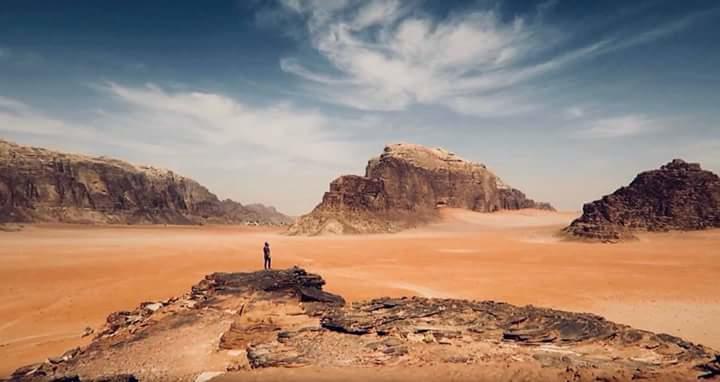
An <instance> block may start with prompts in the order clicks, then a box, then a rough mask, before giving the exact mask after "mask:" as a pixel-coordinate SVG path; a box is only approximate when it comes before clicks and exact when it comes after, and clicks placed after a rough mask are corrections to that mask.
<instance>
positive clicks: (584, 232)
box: [565, 159, 720, 242]
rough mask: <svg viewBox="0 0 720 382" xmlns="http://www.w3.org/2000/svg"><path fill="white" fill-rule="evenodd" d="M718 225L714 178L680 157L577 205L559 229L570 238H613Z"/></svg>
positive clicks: (718, 181)
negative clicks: (580, 208)
mask: <svg viewBox="0 0 720 382" xmlns="http://www.w3.org/2000/svg"><path fill="white" fill-rule="evenodd" d="M712 227H720V177H718V176H717V175H715V174H713V173H712V172H710V171H705V170H703V169H701V168H700V165H699V164H697V163H687V162H685V161H683V160H681V159H675V160H673V161H672V162H670V163H668V164H666V165H664V166H662V167H660V169H659V170H652V171H646V172H643V173H641V174H639V175H638V176H637V177H636V178H635V179H634V180H633V181H632V183H630V185H628V186H626V187H622V188H620V189H618V190H617V191H615V192H614V193H612V194H610V195H607V196H604V197H603V198H602V199H600V200H596V201H594V202H591V203H587V204H585V205H584V206H583V214H582V216H581V217H580V218H578V219H576V220H575V221H573V222H572V223H571V224H570V226H568V227H567V228H566V229H565V231H566V232H567V233H569V234H571V235H573V236H575V237H580V238H586V239H592V240H600V241H608V242H613V241H618V240H622V239H632V238H634V235H633V232H634V231H668V230H699V229H705V228H712Z"/></svg>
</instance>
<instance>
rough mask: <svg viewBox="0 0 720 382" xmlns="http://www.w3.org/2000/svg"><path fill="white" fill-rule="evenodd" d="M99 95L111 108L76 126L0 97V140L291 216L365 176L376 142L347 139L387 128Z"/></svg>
mask: <svg viewBox="0 0 720 382" xmlns="http://www.w3.org/2000/svg"><path fill="white" fill-rule="evenodd" d="M95 88H96V89H97V90H98V91H99V93H100V95H101V96H102V95H105V96H108V97H107V98H108V99H107V100H106V101H108V102H109V104H108V105H107V107H105V108H104V109H103V110H95V111H92V112H91V113H90V115H83V116H81V117H79V118H80V119H78V120H68V119H65V118H58V117H54V116H52V115H48V114H46V113H45V112H43V111H42V110H40V109H38V108H37V107H34V106H33V105H29V104H26V103H23V102H21V101H19V100H17V99H13V98H6V97H0V136H2V137H4V138H5V139H13V140H18V141H19V142H20V143H30V144H33V145H38V146H44V147H51V148H56V149H59V150H64V151H71V152H83V153H90V154H95V155H109V154H113V153H115V155H116V156H118V157H119V159H124V160H127V161H130V162H133V163H138V164H149V165H153V166H158V167H165V168H170V169H172V170H174V171H177V172H179V173H181V174H183V175H186V176H190V177H192V178H194V179H196V180H198V181H200V182H201V183H203V184H205V185H207V186H208V187H209V188H210V189H211V190H212V191H213V192H216V193H218V194H219V195H220V196H221V197H231V198H234V199H236V200H239V201H242V202H264V203H270V204H274V205H276V206H277V207H279V208H280V209H281V210H282V211H285V212H289V213H295V214H299V213H304V212H307V211H308V210H309V209H311V208H312V207H313V206H314V205H315V204H316V203H317V202H318V200H319V199H318V198H319V197H320V195H322V192H323V191H325V190H326V188H327V184H328V182H329V181H331V180H332V179H333V178H334V177H336V176H337V175H338V174H342V173H350V172H354V171H356V170H357V171H359V170H360V169H358V168H356V167H357V166H359V164H358V162H357V158H367V157H369V155H370V153H373V152H375V151H376V150H377V147H378V146H379V143H377V142H374V141H372V139H373V138H367V139H368V140H369V141H371V142H367V141H364V140H360V141H358V140H353V139H352V138H351V137H350V135H349V134H352V133H353V132H354V131H358V130H361V129H364V130H367V129H374V127H375V126H377V125H379V124H380V123H381V121H379V120H377V119H376V118H373V117H372V116H371V115H367V116H364V117H362V118H354V119H350V118H344V117H339V116H334V115H331V114H323V113H321V112H319V111H314V110H308V109H299V108H297V107H295V106H294V105H293V104H291V103H284V102H276V103H272V104H270V105H266V106H255V105H251V104H249V103H247V102H243V101H240V100H238V99H235V98H232V97H229V96H227V95H223V94H218V93H211V92H200V91H189V90H173V91H171V90H168V89H166V88H164V87H160V86H157V85H153V84H148V85H145V86H127V85H123V84H118V83H107V84H101V85H97V86H95ZM366 136H369V137H374V134H366ZM363 160H364V159H363ZM361 163H362V162H360V166H361ZM288 187H291V188H292V192H288Z"/></svg>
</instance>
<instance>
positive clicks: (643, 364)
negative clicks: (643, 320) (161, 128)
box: [11, 268, 720, 381]
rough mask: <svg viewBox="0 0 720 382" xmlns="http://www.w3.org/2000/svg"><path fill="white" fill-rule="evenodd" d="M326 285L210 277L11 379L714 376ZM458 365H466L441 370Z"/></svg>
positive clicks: (620, 342) (541, 316) (653, 348)
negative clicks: (327, 374)
mask: <svg viewBox="0 0 720 382" xmlns="http://www.w3.org/2000/svg"><path fill="white" fill-rule="evenodd" d="M323 285H324V281H323V279H322V278H321V277H320V276H319V275H314V274H310V273H307V272H306V271H304V270H303V269H300V268H290V269H287V270H280V271H260V272H252V273H215V274H212V275H209V276H207V277H206V278H205V279H204V280H202V281H201V282H200V283H199V284H197V285H195V286H194V287H193V288H192V290H191V292H189V293H187V294H185V295H184V296H182V297H178V298H171V299H168V300H163V301H157V302H146V303H143V304H140V306H138V307H137V308H136V309H134V310H133V311H126V312H116V313H113V314H111V315H110V316H109V317H108V319H107V323H106V324H105V326H104V327H103V328H102V329H100V330H98V335H97V337H96V338H95V339H94V340H93V341H92V343H90V344H89V345H88V346H86V347H84V348H79V349H74V350H72V351H69V352H67V353H65V354H63V355H62V356H61V357H52V358H50V359H48V361H47V362H43V363H39V364H36V365H31V366H28V367H23V368H20V369H18V371H16V372H15V373H14V374H13V376H12V378H11V380H14V381H53V380H69V381H80V380H82V381H100V380H123V381H126V380H127V381H129V380H136V379H135V378H137V380H141V381H146V380H147V381H155V380H173V381H193V380H198V379H199V378H201V376H203V375H206V374H205V373H204V372H205V371H207V370H215V371H220V372H227V373H228V374H227V375H225V376H224V377H223V380H238V381H242V380H246V378H255V377H257V376H258V375H261V374H257V370H255V371H254V370H253V369H267V368H295V367H301V366H313V367H315V368H328V370H338V369H342V370H356V371H358V372H360V371H362V370H368V368H375V369H380V370H381V371H380V372H379V374H378V375H383V372H384V371H386V370H387V372H391V371H393V370H398V369H403V370H405V369H407V370H410V369H416V370H417V369H419V370H426V369H428V368H431V367H432V368H438V367H439V368H447V369H443V370H445V372H446V373H447V372H449V371H450V370H454V371H456V372H460V371H462V373H463V378H460V379H462V380H465V379H467V380H518V378H519V376H521V377H522V378H520V380H528V381H535V380H572V381H598V380H612V381H630V380H637V379H642V380H650V381H667V380H672V381H685V380H696V379H697V378H698V377H704V378H713V377H716V376H718V375H719V374H720V357H719V356H718V355H717V354H716V353H715V352H714V351H713V350H711V349H708V348H706V347H704V346H702V345H697V344H693V343H690V342H687V341H685V340H683V339H681V338H678V337H674V336H670V335H667V334H655V333H652V332H648V331H644V330H638V329H634V328H632V327H629V326H626V325H621V324H617V323H614V322H610V321H607V320H605V319H603V318H602V317H599V316H596V315H593V314H587V313H571V312H564V311H559V310H553V309H544V308H538V307H533V306H515V305H511V304H506V303H500V302H494V301H470V300H458V299H435V298H418V297H411V298H405V297H403V298H387V297H383V298H378V299H373V300H368V301H358V302H354V303H353V304H352V305H349V306H348V305H345V304H344V300H343V299H342V298H341V297H340V296H337V295H334V294H331V293H328V292H325V291H323V289H322V288H323ZM458 364H460V365H462V366H463V368H462V369H450V368H451V367H453V365H458ZM499 371H502V372H499ZM78 375H79V376H81V377H82V378H78V377H77V376H78ZM276 375H282V374H276ZM350 375H352V373H350ZM363 375H364V374H360V375H359V376H357V378H356V379H357V380H366V378H363V377H362V376H363ZM446 375H447V374H446ZM107 376H116V377H117V378H118V379H109V378H112V377H107ZM128 376H129V377H128ZM386 377H387V376H386ZM62 378H65V379H62ZM106 378H107V379H106ZM385 379H388V380H389V379H393V380H403V379H402V378H385ZM406 379H409V378H406ZM308 380H315V379H312V378H309V379H308Z"/></svg>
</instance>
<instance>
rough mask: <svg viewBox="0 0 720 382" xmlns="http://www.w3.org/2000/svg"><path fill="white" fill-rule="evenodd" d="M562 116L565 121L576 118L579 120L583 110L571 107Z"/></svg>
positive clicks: (583, 113)
mask: <svg viewBox="0 0 720 382" xmlns="http://www.w3.org/2000/svg"><path fill="white" fill-rule="evenodd" d="M563 114H564V116H565V118H566V119H576V118H581V117H582V116H584V115H585V110H583V109H582V108H581V107H579V106H573V107H569V108H567V109H565V110H564V112H563Z"/></svg>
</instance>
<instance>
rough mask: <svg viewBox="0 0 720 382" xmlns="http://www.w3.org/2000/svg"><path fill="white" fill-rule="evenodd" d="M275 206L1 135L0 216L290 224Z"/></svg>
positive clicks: (161, 172) (31, 219) (36, 219)
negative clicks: (247, 202)
mask: <svg viewBox="0 0 720 382" xmlns="http://www.w3.org/2000/svg"><path fill="white" fill-rule="evenodd" d="M290 221H291V220H290V219H289V218H288V217H287V216H285V215H282V214H280V213H278V212H277V211H275V210H274V209H273V208H271V207H265V206H258V205H250V206H243V205H241V204H240V203H237V202H234V201H231V200H224V201H220V200H219V199H218V197H217V196H215V195H214V194H213V193H211V192H210V191H208V189H207V188H205V187H203V186H202V185H200V184H199V183H198V182H196V181H194V180H192V179H189V178H186V177H183V176H181V175H178V174H175V173H173V172H172V171H168V170H162V169H158V168H154V167H147V166H135V165H132V164H130V163H127V162H123V161H120V160H117V159H111V158H106V157H97V158H95V157H88V156H82V155H74V154H67V153H61V152H57V151H51V150H46V149H41V148H35V147H27V146H21V145H17V144H13V143H10V142H5V141H1V140H0V222H19V223H22V222H64V223H106V224H113V223H116V224H152V223H169V224H201V223H245V222H257V223H261V224H285V223H289V222H290Z"/></svg>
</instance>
